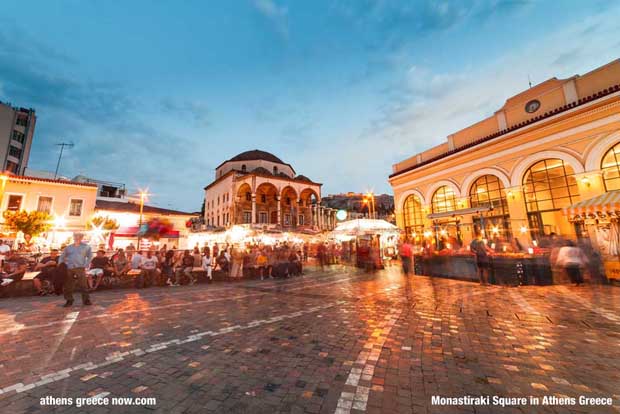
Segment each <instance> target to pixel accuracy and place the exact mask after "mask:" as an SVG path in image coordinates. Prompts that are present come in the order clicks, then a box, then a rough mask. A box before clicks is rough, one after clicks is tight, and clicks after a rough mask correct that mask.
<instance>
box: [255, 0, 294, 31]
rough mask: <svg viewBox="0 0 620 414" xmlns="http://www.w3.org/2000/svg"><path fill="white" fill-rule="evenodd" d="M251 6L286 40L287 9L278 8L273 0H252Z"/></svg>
mask: <svg viewBox="0 0 620 414" xmlns="http://www.w3.org/2000/svg"><path fill="white" fill-rule="evenodd" d="M252 4H253V6H254V8H255V9H256V10H258V12H259V13H261V14H262V15H263V16H265V17H266V18H267V19H268V20H270V21H271V22H272V23H273V26H274V28H275V30H276V31H277V32H278V33H279V34H280V35H281V36H282V37H284V38H285V39H288V36H289V30H288V8H286V7H284V6H278V5H277V4H276V2H275V1H274V0H253V1H252Z"/></svg>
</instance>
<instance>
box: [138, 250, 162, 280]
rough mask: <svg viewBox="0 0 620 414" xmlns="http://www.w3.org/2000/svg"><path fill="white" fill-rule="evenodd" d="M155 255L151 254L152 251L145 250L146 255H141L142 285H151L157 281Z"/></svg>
mask: <svg viewBox="0 0 620 414" xmlns="http://www.w3.org/2000/svg"><path fill="white" fill-rule="evenodd" d="M158 262H159V260H157V257H155V256H153V252H152V251H150V250H149V251H147V252H146V257H142V260H141V262H140V269H141V270H142V278H143V280H144V282H143V285H145V286H151V285H153V284H155V282H156V281H157V263H158Z"/></svg>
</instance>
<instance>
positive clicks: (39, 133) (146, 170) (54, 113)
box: [0, 31, 208, 210]
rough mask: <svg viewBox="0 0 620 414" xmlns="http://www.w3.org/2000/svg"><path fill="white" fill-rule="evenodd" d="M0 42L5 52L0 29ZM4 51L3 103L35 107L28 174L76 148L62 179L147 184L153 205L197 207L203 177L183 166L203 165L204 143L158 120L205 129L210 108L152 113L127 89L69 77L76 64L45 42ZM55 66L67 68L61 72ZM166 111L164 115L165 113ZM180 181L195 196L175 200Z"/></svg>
mask: <svg viewBox="0 0 620 414" xmlns="http://www.w3.org/2000/svg"><path fill="white" fill-rule="evenodd" d="M0 42H2V43H0V46H1V45H3V44H10V43H11V37H10V34H9V33H7V32H6V31H0ZM13 43H15V42H13ZM24 49H27V48H24ZM0 50H1V51H0V79H2V83H1V86H2V87H1V88H0V91H1V92H2V95H1V96H0V100H3V101H6V100H9V101H11V102H13V103H14V104H16V105H21V106H27V107H34V108H35V110H36V113H37V118H38V119H37V127H36V132H35V142H34V145H33V147H32V153H31V157H30V162H29V167H30V168H32V169H35V170H36V169H47V170H52V171H53V170H54V168H55V163H56V161H57V156H58V148H57V147H56V144H57V143H58V142H61V141H65V142H74V143H75V146H74V147H73V148H71V149H68V150H66V151H65V153H64V155H63V161H62V165H61V171H60V173H61V174H62V175H68V176H71V177H72V176H75V175H77V174H78V173H84V174H86V175H89V176H91V177H93V178H97V179H102V180H109V181H118V182H122V183H125V184H127V185H128V187H129V188H138V187H146V186H149V187H150V188H151V190H152V191H153V192H154V194H155V195H154V197H153V202H154V203H159V204H162V205H165V206H168V207H175V208H186V209H190V210H191V209H193V207H192V206H195V209H198V208H199V207H200V200H201V198H202V191H201V188H202V187H203V186H204V182H203V181H204V178H203V177H202V176H199V175H196V174H195V171H191V170H190V169H187V168H181V166H184V165H196V166H201V165H204V164H205V161H204V159H203V154H205V153H207V148H206V144H205V143H204V142H203V141H198V142H195V141H194V140H192V138H191V137H189V136H186V135H185V134H181V133H177V132H176V131H175V132H169V131H166V130H165V129H163V128H161V127H159V126H157V125H156V124H154V123H153V119H158V118H164V119H165V118H168V119H174V118H178V117H179V114H180V113H182V114H184V115H185V116H187V118H188V119H190V120H193V121H194V122H195V123H196V124H198V125H199V126H204V125H205V124H207V123H208V109H207V107H206V105H204V104H203V103H202V102H195V101H183V100H181V101H177V100H174V99H172V98H169V99H164V100H163V101H162V105H161V106H160V107H159V108H155V109H154V110H153V109H152V108H149V106H148V105H146V104H145V103H144V102H141V101H140V99H138V98H135V97H134V96H133V95H130V93H131V92H130V91H128V90H127V88H126V85H123V84H117V83H110V82H96V81H89V80H81V79H79V78H77V77H71V76H70V75H69V74H70V73H71V72H72V70H73V69H74V64H73V63H71V62H73V59H71V58H67V59H64V58H62V57H61V56H62V54H60V53H56V52H55V51H54V50H53V49H52V48H50V47H47V46H46V45H44V44H41V45H40V46H39V47H37V48H36V50H37V51H36V52H34V53H28V54H26V53H24V52H22V51H21V50H19V49H18V50H15V51H14V52H15V53H7V49H2V48H1V47H0ZM51 63H55V64H61V65H65V66H63V67H60V68H58V69H56V68H55V67H54V65H52V64H51ZM37 68H45V70H39V69H37ZM162 109H167V111H164V112H163V113H162ZM170 111H173V112H174V113H175V114H174V115H170V113H169V112H170ZM145 118H146V119H145ZM179 182H183V183H184V185H187V187H186V188H190V189H193V191H187V192H185V191H181V192H175V193H174V194H173V193H172V192H171V189H178V186H179Z"/></svg>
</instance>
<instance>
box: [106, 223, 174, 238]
mask: <svg viewBox="0 0 620 414" xmlns="http://www.w3.org/2000/svg"><path fill="white" fill-rule="evenodd" d="M114 237H129V238H137V237H138V226H130V227H120V228H119V229H118V230H116V231H115V232H114ZM179 237H180V235H179V231H178V230H172V231H169V232H167V233H164V234H162V235H160V238H162V239H178V238H179Z"/></svg>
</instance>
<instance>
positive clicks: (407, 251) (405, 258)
mask: <svg viewBox="0 0 620 414" xmlns="http://www.w3.org/2000/svg"><path fill="white" fill-rule="evenodd" d="M400 258H401V260H402V262H403V273H404V274H405V276H409V275H410V274H411V273H412V270H413V261H412V258H413V248H412V246H411V244H409V239H407V238H406V237H405V240H404V241H403V244H402V245H401V246H400Z"/></svg>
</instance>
